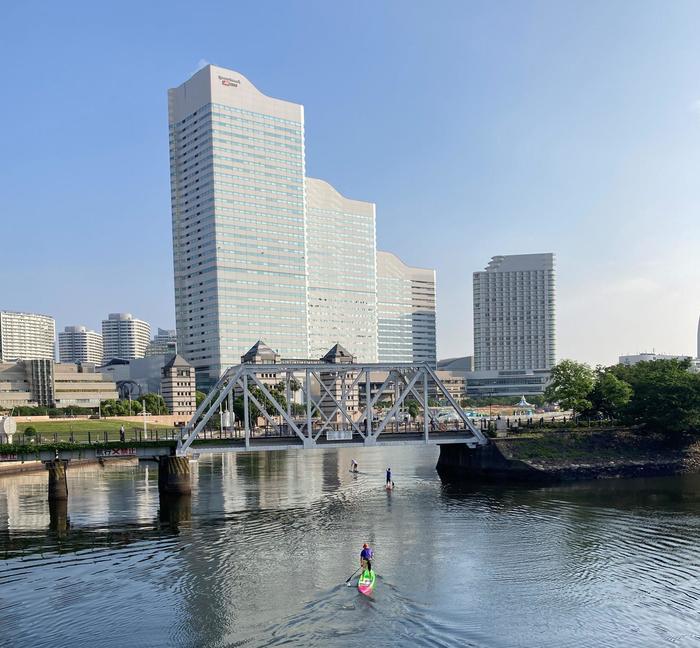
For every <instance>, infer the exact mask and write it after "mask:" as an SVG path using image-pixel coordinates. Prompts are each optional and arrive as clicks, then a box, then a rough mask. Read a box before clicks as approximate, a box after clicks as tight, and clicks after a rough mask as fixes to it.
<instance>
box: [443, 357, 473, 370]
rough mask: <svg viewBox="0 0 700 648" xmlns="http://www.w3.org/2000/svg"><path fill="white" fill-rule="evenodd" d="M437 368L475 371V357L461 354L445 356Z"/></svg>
mask: <svg viewBox="0 0 700 648" xmlns="http://www.w3.org/2000/svg"><path fill="white" fill-rule="evenodd" d="M437 368H438V370H440V371H465V372H466V371H473V370H474V357H473V356H461V357H459V358H445V359H444V360H438V363H437Z"/></svg>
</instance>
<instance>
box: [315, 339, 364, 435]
mask: <svg viewBox="0 0 700 648" xmlns="http://www.w3.org/2000/svg"><path fill="white" fill-rule="evenodd" d="M355 360H356V358H355V356H353V355H352V354H351V353H350V352H349V351H348V350H347V349H345V348H344V347H343V346H342V345H341V344H334V345H333V346H332V347H331V348H330V349H329V350H328V351H327V352H326V354H325V355H324V356H323V357H322V358H321V362H324V363H327V364H328V365H351V364H355ZM319 378H320V379H321V385H323V387H321V385H319V395H318V401H317V403H318V405H319V409H320V410H321V411H322V412H323V414H324V416H325V417H326V418H328V419H330V420H331V421H332V422H334V423H341V422H344V421H345V420H346V419H345V417H344V416H343V415H342V414H341V413H340V412H338V411H336V408H337V406H336V404H335V403H336V402H338V403H340V404H341V405H343V406H344V407H345V411H346V412H347V413H348V414H349V415H350V416H351V417H352V418H355V417H356V416H357V415H358V414H359V409H360V394H359V392H360V389H359V387H358V386H357V385H354V386H353V383H354V381H355V378H357V372H354V371H343V372H339V371H337V370H335V371H334V370H333V369H332V367H330V366H329V368H328V369H325V368H324V369H322V370H321V371H320V372H319ZM334 401H335V402H334Z"/></svg>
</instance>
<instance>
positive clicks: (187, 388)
mask: <svg viewBox="0 0 700 648" xmlns="http://www.w3.org/2000/svg"><path fill="white" fill-rule="evenodd" d="M160 393H161V395H162V396H163V400H164V401H165V405H166V407H167V408H168V411H169V412H170V413H171V414H174V415H176V416H183V417H186V418H190V417H191V416H192V415H193V414H194V412H195V410H196V409H197V405H196V398H195V376H194V367H193V366H192V365H191V364H189V363H188V362H187V361H186V360H185V359H184V358H183V357H182V356H180V355H177V354H176V355H174V356H173V357H172V358H170V360H169V361H168V362H167V363H166V364H165V365H164V366H163V368H162V369H161V379H160Z"/></svg>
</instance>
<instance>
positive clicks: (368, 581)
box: [357, 569, 377, 596]
mask: <svg viewBox="0 0 700 648" xmlns="http://www.w3.org/2000/svg"><path fill="white" fill-rule="evenodd" d="M376 578H377V577H376V576H375V574H374V570H373V569H372V570H370V571H367V570H366V569H365V571H363V572H362V575H361V576H360V580H358V581H357V589H358V590H360V594H364V595H365V596H369V595H370V594H372V592H373V591H374V582H375V580H376Z"/></svg>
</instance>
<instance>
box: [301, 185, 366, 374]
mask: <svg viewBox="0 0 700 648" xmlns="http://www.w3.org/2000/svg"><path fill="white" fill-rule="evenodd" d="M306 210H307V211H306V228H307V230H306V233H307V252H308V274H309V288H308V309H309V310H308V313H309V319H308V322H309V323H308V326H309V356H310V357H311V358H320V357H321V356H323V355H324V354H325V353H326V352H327V351H328V349H329V348H330V347H332V346H333V345H335V344H337V343H340V344H341V345H342V346H344V347H345V348H347V349H349V350H350V352H351V353H352V354H353V355H354V356H355V357H356V359H357V360H358V361H359V362H377V274H376V266H377V261H376V250H377V245H376V227H375V206H374V204H373V203H369V202H363V201H360V200H351V199H349V198H345V197H344V196H342V195H341V194H340V193H338V191H336V190H335V189H334V188H333V187H332V186H331V185H330V184H328V183H327V182H324V181H323V180H316V179H315V178H307V179H306Z"/></svg>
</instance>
